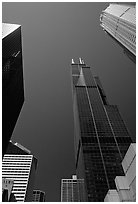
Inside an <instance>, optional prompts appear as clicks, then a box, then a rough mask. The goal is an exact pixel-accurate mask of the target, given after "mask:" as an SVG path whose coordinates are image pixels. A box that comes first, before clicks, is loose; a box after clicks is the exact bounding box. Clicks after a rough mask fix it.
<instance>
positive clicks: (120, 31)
mask: <svg viewBox="0 0 138 204" xmlns="http://www.w3.org/2000/svg"><path fill="white" fill-rule="evenodd" d="M100 21H101V26H102V27H103V29H104V30H105V31H107V33H109V34H110V35H111V36H112V37H113V38H115V39H116V40H117V41H118V42H119V43H121V44H122V46H124V47H125V48H126V49H127V50H129V51H130V52H131V53H132V54H133V55H134V56H136V7H135V6H132V5H129V4H128V5H127V4H110V5H109V6H108V7H107V8H106V9H105V10H104V11H102V14H101V16H100Z"/></svg>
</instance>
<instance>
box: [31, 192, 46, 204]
mask: <svg viewBox="0 0 138 204" xmlns="http://www.w3.org/2000/svg"><path fill="white" fill-rule="evenodd" d="M32 202H45V192H44V191H40V190H33V201H32Z"/></svg>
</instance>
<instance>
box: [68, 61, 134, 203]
mask: <svg viewBox="0 0 138 204" xmlns="http://www.w3.org/2000/svg"><path fill="white" fill-rule="evenodd" d="M71 71H72V73H71V75H72V94H73V111H74V123H75V128H74V130H75V133H74V134H75V137H74V138H75V161H76V174H77V176H78V178H79V179H84V181H85V191H86V201H91V202H103V201H104V198H105V195H106V193H107V191H108V189H115V188H116V185H115V182H114V179H115V177H116V176H117V175H119V176H121V175H124V172H123V168H122V165H121V162H122V159H123V157H124V156H125V153H126V152H127V149H128V147H129V145H130V143H131V142H132V140H131V137H130V136H129V133H128V130H127V128H126V126H125V124H124V122H123V120H122V118H121V115H120V114H119V111H118V108H117V106H115V105H110V104H109V103H108V101H107V98H106V95H105V92H104V90H103V88H102V85H101V83H100V80H99V78H98V77H93V75H92V72H91V69H90V67H88V66H87V65H86V64H84V61H83V60H81V59H80V63H79V64H76V63H74V61H73V60H72V64H71Z"/></svg>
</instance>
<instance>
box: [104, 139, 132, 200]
mask: <svg viewBox="0 0 138 204" xmlns="http://www.w3.org/2000/svg"><path fill="white" fill-rule="evenodd" d="M122 166H123V169H124V173H125V176H116V178H115V184H116V189H114V190H109V191H108V193H107V194H106V197H105V199H104V202H136V144H135V143H132V144H131V145H130V146H129V149H128V151H127V153H126V155H125V157H124V159H123V161H122Z"/></svg>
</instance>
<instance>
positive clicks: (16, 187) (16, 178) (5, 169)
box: [2, 142, 37, 202]
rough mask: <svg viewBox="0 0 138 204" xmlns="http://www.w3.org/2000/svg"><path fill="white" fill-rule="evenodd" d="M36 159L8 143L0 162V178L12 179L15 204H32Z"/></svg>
mask: <svg viewBox="0 0 138 204" xmlns="http://www.w3.org/2000/svg"><path fill="white" fill-rule="evenodd" d="M36 167H37V159H36V158H35V157H34V156H33V155H32V154H31V152H30V151H29V150H27V149H26V148H25V147H23V146H22V145H20V144H18V143H15V144H14V143H12V142H9V146H8V148H7V152H6V154H5V155H4V157H3V161H2V178H3V179H12V180H13V186H12V191H11V192H12V193H13V194H14V195H15V198H16V201H17V202H27V201H28V202H32V199H33V186H34V179H35V172H36Z"/></svg>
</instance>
